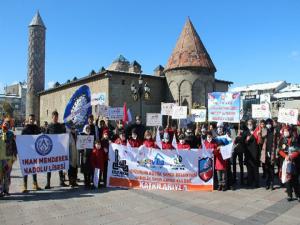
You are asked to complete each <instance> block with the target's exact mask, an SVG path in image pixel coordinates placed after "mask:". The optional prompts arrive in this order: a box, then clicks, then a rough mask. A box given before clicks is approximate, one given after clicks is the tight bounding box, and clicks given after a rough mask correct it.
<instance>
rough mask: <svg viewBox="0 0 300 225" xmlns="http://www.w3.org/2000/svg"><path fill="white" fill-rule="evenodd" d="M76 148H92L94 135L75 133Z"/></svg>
mask: <svg viewBox="0 0 300 225" xmlns="http://www.w3.org/2000/svg"><path fill="white" fill-rule="evenodd" d="M76 148H77V150H81V149H86V148H88V149H93V148H94V135H77V140H76Z"/></svg>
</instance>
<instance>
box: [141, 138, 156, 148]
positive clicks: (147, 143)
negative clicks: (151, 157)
mask: <svg viewBox="0 0 300 225" xmlns="http://www.w3.org/2000/svg"><path fill="white" fill-rule="evenodd" d="M143 145H144V146H145V147H147V148H159V147H158V146H157V145H156V144H155V141H154V140H152V139H150V140H145V141H144V142H143Z"/></svg>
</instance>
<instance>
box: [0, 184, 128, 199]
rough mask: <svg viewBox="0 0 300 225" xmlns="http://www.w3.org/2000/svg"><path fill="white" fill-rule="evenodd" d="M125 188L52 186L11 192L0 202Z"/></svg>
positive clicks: (86, 195)
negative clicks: (23, 191)
mask: <svg viewBox="0 0 300 225" xmlns="http://www.w3.org/2000/svg"><path fill="white" fill-rule="evenodd" d="M118 190H126V189H122V188H99V189H93V190H92V189H88V190H87V189H84V188H83V186H79V187H78V188H73V189H70V188H57V187H55V188H52V189H50V190H41V191H30V192H28V193H12V194H10V196H6V197H3V198H0V202H2V203H3V202H10V201H19V202H30V201H45V200H62V199H71V198H91V197H95V195H97V194H101V193H106V192H110V191H118Z"/></svg>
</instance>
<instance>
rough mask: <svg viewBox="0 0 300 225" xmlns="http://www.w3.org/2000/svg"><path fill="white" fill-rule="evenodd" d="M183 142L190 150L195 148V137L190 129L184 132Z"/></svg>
mask: <svg viewBox="0 0 300 225" xmlns="http://www.w3.org/2000/svg"><path fill="white" fill-rule="evenodd" d="M185 142H186V143H187V144H189V145H190V147H191V148H197V143H196V137H195V134H194V133H193V130H192V128H190V127H189V128H187V130H186V131H185Z"/></svg>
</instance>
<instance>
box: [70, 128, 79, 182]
mask: <svg viewBox="0 0 300 225" xmlns="http://www.w3.org/2000/svg"><path fill="white" fill-rule="evenodd" d="M69 127H70V129H69V133H70V138H69V163H70V167H69V170H68V177H69V184H70V186H71V187H72V188H74V187H76V186H78V184H77V182H76V181H77V168H78V165H77V162H78V151H77V147H76V138H77V137H76V127H75V124H73V122H70V126H69Z"/></svg>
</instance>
